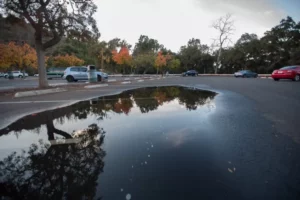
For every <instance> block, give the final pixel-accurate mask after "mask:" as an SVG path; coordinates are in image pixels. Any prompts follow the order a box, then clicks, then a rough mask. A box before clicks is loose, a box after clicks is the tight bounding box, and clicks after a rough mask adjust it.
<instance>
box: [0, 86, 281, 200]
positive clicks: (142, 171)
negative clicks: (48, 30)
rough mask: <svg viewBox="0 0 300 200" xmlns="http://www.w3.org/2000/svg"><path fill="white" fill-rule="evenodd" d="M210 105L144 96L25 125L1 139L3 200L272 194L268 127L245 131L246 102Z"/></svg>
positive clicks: (170, 95)
mask: <svg viewBox="0 0 300 200" xmlns="http://www.w3.org/2000/svg"><path fill="white" fill-rule="evenodd" d="M216 97H217V94H216V93H214V92H210V91H203V90H198V89H194V88H186V87H173V86H172V87H171V86H170V87H158V88H157V87H152V88H141V89H136V90H130V91H125V92H123V93H121V94H119V95H113V96H105V97H99V98H97V99H92V100H90V101H84V102H79V103H77V104H74V105H71V106H68V107H64V108H59V109H56V110H50V111H46V112H41V113H36V114H32V115H29V116H26V117H24V118H22V119H20V120H18V121H16V122H14V123H13V124H11V125H9V126H8V127H6V128H4V129H2V130H0V196H6V197H8V196H9V197H11V198H14V199H100V198H101V199H102V200H103V199H104V200H105V199H107V200H114V199H131V200H135V199H143V200H148V199H149V200H153V199H155V200H169V199H170V200H174V199H224V198H225V199H227V198H230V199H243V198H245V199H247V198H248V197H249V195H252V196H251V197H258V196H260V195H262V194H265V192H266V191H269V192H272V191H276V190H272V189H269V185H271V183H272V182H273V183H274V180H273V181H272V180H271V179H272V178H273V177H274V173H273V170H272V169H270V170H269V171H268V172H266V168H268V167H266V166H276V163H278V161H277V160H276V159H274V157H275V156H273V155H277V152H276V151H273V149H272V148H271V147H272V145H271V142H272V139H269V138H268V139H263V140H262V142H258V141H259V140H258V139H257V138H261V135H263V133H261V132H260V131H262V132H266V131H267V130H268V127H265V130H263V129H262V128H260V129H257V130H256V129H255V128H256V127H263V126H262V125H259V124H260V121H258V122H257V126H252V127H250V128H245V127H249V126H248V123H249V121H250V119H259V118H258V117H257V115H256V114H255V113H254V112H253V113H252V112H250V111H251V110H250V111H249V109H248V107H247V106H246V105H247V101H245V100H243V103H242V104H240V103H235V102H233V101H230V100H229V101H226V102H227V103H223V104H222V102H221V101H225V100H226V99H225V98H224V97H222V98H221V100H218V101H217V100H216ZM239 98H240V97H234V98H233V97H232V99H233V100H234V99H237V101H238V102H241V100H239ZM231 104H232V106H231ZM224 105H225V106H224ZM226 105H227V106H229V108H225V107H226ZM233 107H234V108H235V110H232V109H231V108H233ZM237 110H238V111H239V112H237ZM237 113H241V114H237ZM261 123H262V124H265V123H263V122H261ZM255 134H257V135H255ZM252 136H253V137H254V138H256V139H255V140H252V139H251V137H252ZM270 137H272V136H271V135H270ZM252 141H254V142H252ZM266 142H268V143H270V145H266ZM255 145H256V147H255V148H253V147H254V146H255ZM269 147H270V148H269ZM259 149H262V151H261V152H264V153H260V154H257V151H258V150H259ZM264 154H266V155H267V154H268V155H270V156H265V155H264ZM268 158H272V160H270V159H268ZM279 159H280V158H279ZM238 162H239V163H238ZM274 172H276V173H277V171H276V170H275V171H274ZM262 174H263V175H264V176H262ZM283 179H285V178H284V176H283ZM285 180H286V179H285ZM280 184H281V182H280ZM280 186H282V185H280ZM253 191H255V192H253ZM274 195H276V194H274ZM0 199H1V198H0Z"/></svg>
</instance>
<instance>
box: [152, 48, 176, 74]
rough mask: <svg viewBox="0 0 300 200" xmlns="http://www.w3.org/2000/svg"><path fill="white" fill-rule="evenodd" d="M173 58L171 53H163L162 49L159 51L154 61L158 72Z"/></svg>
mask: <svg viewBox="0 0 300 200" xmlns="http://www.w3.org/2000/svg"><path fill="white" fill-rule="evenodd" d="M171 59H172V57H171V55H169V54H167V55H163V53H162V52H161V51H160V52H158V54H157V56H156V59H155V63H154V66H155V68H156V74H158V72H159V70H162V69H163V68H164V67H166V66H167V64H168V62H169V60H171Z"/></svg>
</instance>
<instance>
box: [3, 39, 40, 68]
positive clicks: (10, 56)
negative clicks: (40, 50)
mask: <svg viewBox="0 0 300 200" xmlns="http://www.w3.org/2000/svg"><path fill="white" fill-rule="evenodd" d="M10 67H14V68H16V69H21V70H22V69H25V68H27V67H33V68H35V69H37V55H36V51H35V50H34V49H33V48H32V47H31V46H30V45H29V44H26V43H25V44H23V45H17V44H16V43H15V42H10V43H8V44H0V69H5V70H7V69H8V68H10Z"/></svg>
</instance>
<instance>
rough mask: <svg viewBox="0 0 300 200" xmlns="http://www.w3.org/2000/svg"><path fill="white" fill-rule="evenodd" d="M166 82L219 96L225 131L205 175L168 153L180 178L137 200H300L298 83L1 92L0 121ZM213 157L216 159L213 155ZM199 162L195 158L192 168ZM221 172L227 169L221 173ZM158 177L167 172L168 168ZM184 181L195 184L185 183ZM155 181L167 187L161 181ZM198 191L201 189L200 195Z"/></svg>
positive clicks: (214, 81)
mask: <svg viewBox="0 0 300 200" xmlns="http://www.w3.org/2000/svg"><path fill="white" fill-rule="evenodd" d="M163 85H182V86H188V87H197V88H202V89H206V90H211V91H214V92H217V93H218V95H217V97H216V98H215V101H216V103H215V104H216V107H217V112H216V113H215V114H214V115H213V116H212V117H211V118H210V123H211V124H212V125H211V126H210V129H211V130H210V132H211V133H213V134H214V136H215V135H219V136H220V137H213V139H214V142H213V143H214V146H217V148H215V149H214V148H208V147H209V143H207V144H205V143H203V145H204V146H203V148H202V149H203V151H205V150H207V149H210V152H207V154H206V156H207V157H206V156H204V160H205V159H206V158H210V159H207V160H208V161H209V162H215V163H213V165H210V163H205V164H203V165H204V171H201V172H199V171H197V169H196V168H193V167H192V166H191V167H188V170H191V171H189V172H188V171H185V170H184V169H185V168H184V166H183V164H178V163H176V157H172V156H170V157H167V158H165V159H166V160H169V162H170V163H173V164H174V166H175V165H176V164H177V165H179V166H181V167H179V168H171V169H173V170H174V171H172V173H173V175H174V176H175V175H176V176H177V178H175V177H173V178H172V179H170V180H169V181H168V183H169V182H170V181H174V184H173V186H172V187H171V186H166V190H163V189H161V190H160V189H159V188H156V189H155V190H154V193H153V194H152V195H150V196H149V195H148V196H145V195H144V194H143V189H141V190H140V191H138V192H136V196H137V197H139V198H140V199H141V198H142V199H153V198H154V199H166V198H170V197H171V198H173V199H194V198H204V199H299V198H300V159H299V155H300V131H299V119H300V114H299V110H300V89H299V87H300V83H299V82H292V81H279V82H274V81H273V80H271V79H242V78H231V77H185V78H183V77H176V78H165V79H160V80H153V81H150V80H149V81H145V82H142V83H137V82H132V83H131V84H128V85H110V86H108V87H105V88H101V89H93V90H78V91H69V92H66V93H59V94H52V95H44V96H37V97H27V98H19V99H12V98H11V97H8V96H6V97H0V110H1V114H0V119H1V123H0V125H1V128H2V127H5V126H6V125H8V124H9V123H10V122H12V121H14V119H17V118H20V117H22V116H24V115H26V114H29V113H34V112H38V111H41V110H46V109H50V108H57V107H61V106H64V105H66V104H72V103H73V102H75V101H80V100H84V99H89V98H92V97H96V96H102V95H108V94H115V93H118V92H121V91H123V90H128V89H133V88H138V87H146V86H163ZM210 141H211V140H210ZM196 145H197V144H193V145H192V146H196ZM206 145H208V146H206ZM199 148H200V147H199ZM200 149H201V148H200ZM108 153H109V152H108ZM179 153H183V154H184V152H179ZM178 156H180V154H179V155H178ZM193 157H195V158H196V157H197V153H196V152H195V154H193V155H191V157H190V159H186V160H185V159H181V161H184V160H185V161H186V163H185V164H188V165H192V164H193V163H192V162H190V161H191V160H195V159H193ZM212 157H213V158H216V159H211V158H212ZM202 160H203V159H202ZM220 160H222V161H223V162H220ZM200 164H201V163H197V165H195V166H198V165H200ZM209 166H214V167H213V168H210V167H209ZM219 168H220V169H219ZM104 169H105V168H104ZM149 170H150V171H151V169H149ZM193 170H194V171H193ZM205 170H206V171H205ZM222 170H223V171H222ZM217 171H221V172H222V173H221V172H220V174H216V172H217ZM193 172H194V173H193ZM225 172H226V173H225ZM205 174H208V176H205ZM159 175H160V176H163V173H162V174H159ZM148 178H150V177H148ZM104 180H107V181H109V178H107V177H106V178H105V174H104ZM186 180H189V181H190V182H185V181H186ZM225 180H226V181H225ZM176 181H178V182H176ZM151 183H152V182H151V181H150V182H149V184H147V183H144V186H145V187H150V188H151V187H154V186H155V185H151ZM154 183H155V182H153V184H154ZM157 184H158V185H159V186H161V187H162V186H163V184H162V183H157ZM186 185H188V186H190V188H189V189H187V188H185V190H184V191H182V192H180V188H183V187H184V186H186ZM107 190H109V188H108V189H107ZM195 190H198V191H199V193H198V195H197V194H196V193H195V192H194V191H195ZM168 191H169V192H168ZM171 191H175V192H173V193H172V192H171ZM189 191H190V193H189ZM191 191H193V192H191ZM147 192H149V191H147ZM159 192H161V193H159ZM107 194H110V193H109V192H108V193H107ZM111 194H113V192H112V193H111ZM147 194H148V193H147ZM149 194H150V193H149ZM170 194H171V195H170ZM171 198H170V199H171ZM104 199H105V198H104Z"/></svg>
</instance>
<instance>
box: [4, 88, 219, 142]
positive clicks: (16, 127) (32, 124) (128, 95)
mask: <svg viewBox="0 0 300 200" xmlns="http://www.w3.org/2000/svg"><path fill="white" fill-rule="evenodd" d="M215 95H216V93H214V92H210V91H203V90H198V89H191V88H185V87H175V86H168V87H150V88H140V89H135V90H129V91H126V92H123V93H121V94H119V95H112V96H106V97H100V98H98V99H93V100H91V101H84V102H79V103H76V104H74V105H71V106H68V107H64V108H58V109H55V110H52V111H45V112H41V113H37V114H34V115H29V116H26V117H24V118H22V119H20V120H18V121H16V122H15V123H13V124H11V125H9V126H8V127H6V128H5V129H2V130H0V136H1V135H4V134H8V133H9V132H11V131H15V132H20V131H22V130H23V129H25V130H32V129H36V130H39V128H40V127H41V125H46V126H47V129H48V131H50V133H51V132H52V133H56V134H58V135H62V136H64V137H67V135H66V134H64V133H63V132H60V131H59V130H56V129H55V128H54V126H53V122H52V121H53V120H55V121H54V122H58V123H60V124H63V123H65V120H67V121H71V120H82V119H86V118H87V117H88V116H92V115H93V116H96V117H97V119H98V120H102V119H104V118H106V117H108V114H109V113H111V112H112V113H118V114H126V115H128V114H129V113H130V111H131V109H132V108H133V106H134V105H136V106H137V107H138V108H139V109H140V111H141V112H142V113H148V112H150V111H153V110H156V109H158V107H159V106H162V105H163V104H164V103H167V102H171V101H173V100H175V99H177V100H178V101H179V103H180V104H182V105H184V106H185V107H186V108H187V109H188V110H196V109H197V108H198V106H202V105H204V104H206V103H207V102H209V101H212V100H213V99H214V97H215ZM51 123H52V124H51ZM51 137H52V136H51ZM52 138H53V137H52Z"/></svg>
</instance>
